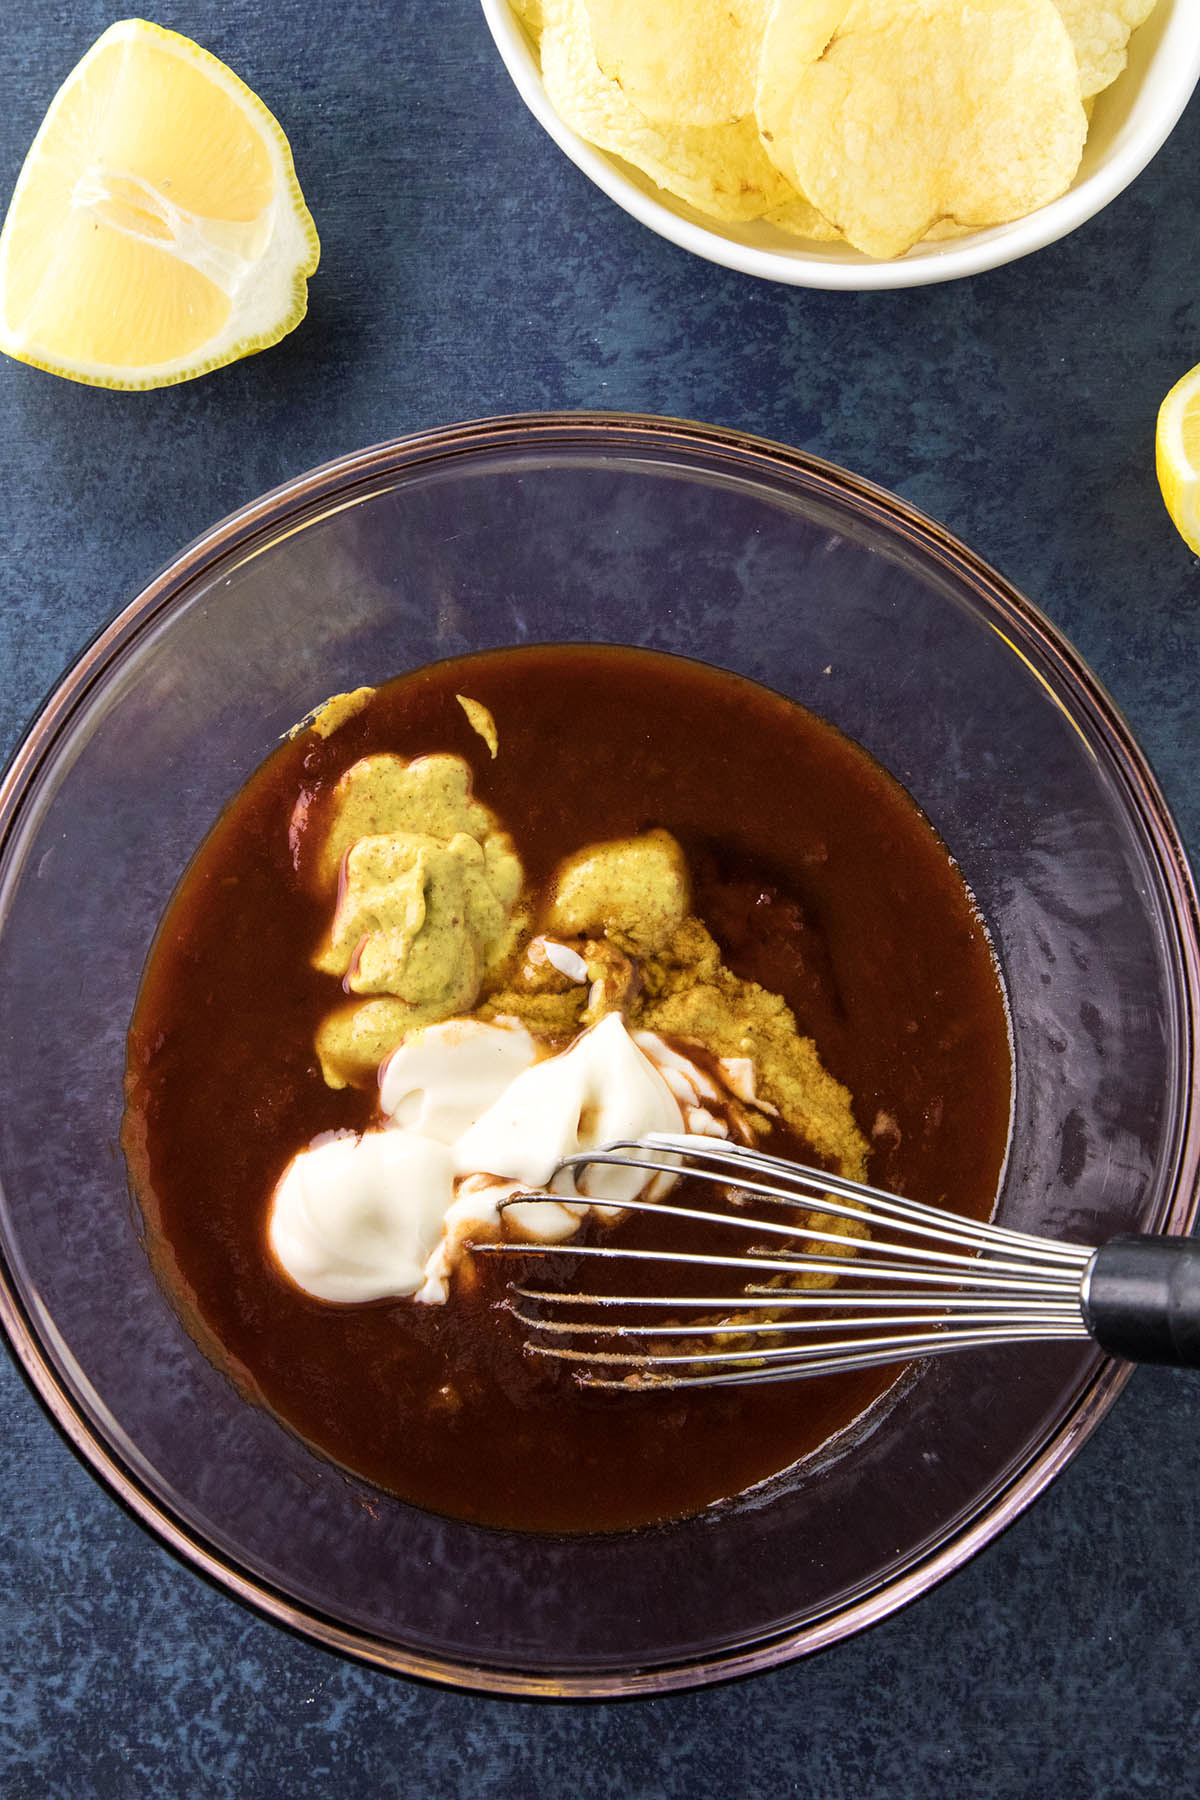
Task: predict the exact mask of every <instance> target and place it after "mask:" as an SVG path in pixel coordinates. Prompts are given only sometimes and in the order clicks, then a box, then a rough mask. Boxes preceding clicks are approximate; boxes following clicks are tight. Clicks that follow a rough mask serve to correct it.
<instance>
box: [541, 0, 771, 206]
mask: <svg viewBox="0 0 1200 1800" xmlns="http://www.w3.org/2000/svg"><path fill="white" fill-rule="evenodd" d="M543 11H544V13H545V19H546V28H545V31H544V32H543V34H542V45H541V52H542V79H543V81H544V82H545V85H546V93H547V95H548V96H549V99H550V102H551V104H552V105H553V107H554V109H555V111H556V112H557V113H558V115H559V117H560V118H561V119H562V120H563V122H564V124H566V125H569V126H570V128H571V129H572V131H577V132H578V133H579V135H580V136H581V137H584V138H587V140H588V141H589V142H590V143H592V144H595V145H596V147H597V148H598V149H600V150H607V151H608V152H609V153H610V154H611V155H614V156H620V157H623V158H624V159H625V161H626V162H630V163H633V165H634V166H635V167H636V168H638V169H641V170H642V171H643V173H644V174H646V175H648V176H649V177H650V179H651V180H652V181H654V182H656V183H657V184H658V186H659V187H662V188H666V190H667V191H668V192H669V193H671V194H674V195H676V196H677V197H678V198H679V199H681V200H685V201H687V202H688V204H689V205H691V206H694V207H695V208H696V209H697V211H699V212H703V213H707V214H708V215H709V216H710V217H712V218H716V219H724V220H727V221H730V222H733V221H739V220H746V219H754V218H757V217H758V216H759V215H760V214H761V213H764V212H766V211H767V209H768V208H769V207H772V206H780V205H783V204H784V203H785V202H787V201H790V200H793V199H795V195H794V194H793V192H792V189H791V187H790V186H789V184H788V183H787V182H786V181H785V180H784V178H783V176H782V175H781V174H780V173H779V171H778V169H776V168H775V166H774V165H773V163H772V162H771V161H770V159H769V158H768V156H767V154H766V152H765V151H764V149H763V147H762V144H761V142H760V140H759V136H758V127H757V125H756V123H755V120H754V117H753V115H752V114H751V115H748V116H747V117H746V118H743V119H739V120H738V121H737V122H736V123H735V124H732V125H713V126H707V127H705V126H695V125H693V126H666V125H661V124H656V123H655V122H654V121H652V120H650V119H647V118H646V116H645V114H644V113H642V112H640V111H639V109H638V108H637V107H636V106H634V105H633V103H632V101H630V99H629V98H628V96H627V95H626V94H625V92H624V90H623V89H622V87H621V86H620V84H619V83H618V82H616V81H614V80H613V79H612V78H611V77H609V76H607V75H605V74H604V73H603V72H602V70H601V69H600V67H599V65H598V64H597V62H596V57H595V53H594V51H593V48H592V39H591V30H590V27H589V24H588V15H587V11H586V8H585V5H584V0H543Z"/></svg>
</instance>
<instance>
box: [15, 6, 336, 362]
mask: <svg viewBox="0 0 1200 1800" xmlns="http://www.w3.org/2000/svg"><path fill="white" fill-rule="evenodd" d="M319 255H320V245H319V243H318V241H317V232H316V227H315V226H314V224H313V222H312V217H311V215H310V214H309V211H308V208H307V207H306V206H305V204H304V197H303V195H302V194H301V192H300V186H299V183H298V182H297V180H296V171H295V169H294V167H293V166H292V153H291V149H290V146H289V145H288V141H287V139H286V137H285V136H284V134H283V131H282V129H281V128H280V126H279V124H278V122H277V121H276V120H275V118H274V117H273V116H272V115H271V113H270V112H269V111H268V110H267V108H266V107H265V106H264V105H263V103H262V101H261V100H260V99H259V98H258V95H257V94H255V93H252V92H251V90H250V89H249V88H248V87H247V86H246V84H245V82H244V81H241V80H239V78H238V77H237V76H236V75H235V74H234V73H233V71H232V70H231V69H227V68H226V67H225V64H224V63H222V62H218V60H217V58H216V57H215V56H211V55H210V54H209V52H208V51H207V50H202V49H201V48H200V46H199V45H198V44H193V43H192V41H191V39H190V38H185V37H180V36H179V35H178V33H176V32H174V31H164V30H163V29H162V27H161V26H158V25H149V24H147V23H146V22H145V20H143V19H123V20H122V21H121V22H120V23H119V24H116V25H112V26H110V27H109V29H108V30H107V31H106V32H105V33H104V36H103V37H102V38H100V39H99V40H98V41H97V42H96V43H95V44H93V45H92V48H91V49H90V50H89V51H88V53H87V55H86V56H85V57H84V58H83V61H82V62H80V63H79V64H78V66H77V67H76V68H75V69H74V70H73V71H72V72H71V74H70V75H69V76H68V77H67V79H66V81H65V82H64V83H63V86H62V87H61V88H60V89H59V91H58V93H57V94H56V95H55V97H54V99H53V101H52V102H51V105H50V110H49V112H48V113H47V114H46V117H45V119H44V120H43V122H42V126H41V129H40V131H39V132H38V134H37V136H36V138H35V139H34V141H33V144H32V146H31V148H30V151H29V155H28V156H27V157H26V159H25V166H24V168H23V169H22V170H21V174H20V176H19V178H18V181H17V185H16V190H15V192H14V193H13V197H12V202H11V204H10V206H9V209H8V217H7V218H6V219H5V222H4V230H3V233H0V350H4V351H6V352H7V353H8V355H9V356H15V357H17V358H18V359H19V360H20V361H21V362H26V363H32V364H33V365H34V366H35V367H36V368H39V369H49V370H50V371H51V372H52V373H53V374H55V375H65V376H67V377H68V378H69V379H70V380H72V381H85V382H90V383H92V384H94V385H96V386H99V387H114V388H151V387H165V386H166V385H167V384H169V383H170V382H175V381H187V380H189V379H190V378H191V377H192V376H194V375H203V374H204V373H205V372H206V371H207V370H209V369H217V368H220V367H221V365H222V364H224V363H229V362H233V361H234V360H235V359H236V358H237V357H239V356H249V355H250V354H251V353H252V352H253V351H255V350H265V349H266V348H267V346H268V345H270V344H276V343H278V342H279V340H280V338H282V337H284V336H285V335H286V334H287V333H288V332H289V331H291V330H292V328H293V326H295V325H298V324H299V322H300V320H301V319H302V318H303V317H304V313H305V309H306V307H307V304H308V288H307V278H308V276H310V275H311V274H312V272H313V270H314V269H315V268H316V266H317V259H318V257H319Z"/></svg>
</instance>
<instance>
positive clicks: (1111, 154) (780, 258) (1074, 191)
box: [483, 0, 1200, 289]
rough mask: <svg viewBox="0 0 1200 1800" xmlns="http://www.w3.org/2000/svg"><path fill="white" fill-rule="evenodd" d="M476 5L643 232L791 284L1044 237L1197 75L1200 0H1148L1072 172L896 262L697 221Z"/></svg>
mask: <svg viewBox="0 0 1200 1800" xmlns="http://www.w3.org/2000/svg"><path fill="white" fill-rule="evenodd" d="M483 11H484V17H485V18H486V20H487V23H488V27H489V29H490V30H491V33H492V36H493V38H494V39H495V41H496V47H497V49H498V50H499V52H500V55H501V56H502V57H503V59H504V63H505V66H506V68H507V69H508V72H509V74H510V75H511V76H512V78H513V81H514V82H515V84H516V87H517V91H518V93H519V94H520V95H521V98H522V99H523V100H524V101H525V104H526V105H527V106H528V107H529V110H530V111H531V112H532V113H533V115H534V117H535V118H536V119H537V120H538V122H539V124H541V125H543V126H544V127H545V129H546V130H547V131H548V132H549V134H550V136H551V137H552V138H553V139H554V141H555V143H556V144H557V145H558V146H559V148H560V149H561V150H564V151H565V152H566V154H567V155H568V156H569V157H570V158H571V161H572V162H573V163H575V164H576V165H577V166H578V167H579V168H581V169H582V170H583V172H584V174H585V175H587V176H589V177H590V178H591V180H592V181H594V182H595V183H596V186H597V187H599V188H602V189H603V191H604V192H605V193H606V194H607V195H608V197H609V199H610V200H615V201H616V203H617V205H618V206H622V207H624V209H625V211H626V212H627V213H631V214H632V215H633V217H634V218H635V219H639V220H640V221H641V223H642V224H643V225H648V226H649V227H650V229H651V231H657V232H658V233H659V235H660V236H661V237H665V238H669V239H670V240H671V242H672V243H674V244H679V245H681V246H682V248H683V249H685V250H692V251H694V252H695V254H696V255H697V256H703V257H706V258H707V259H708V260H709V262H715V263H722V264H723V265H724V266H725V267H726V268H727V269H739V270H741V271H742V273H743V274H746V275H759V276H761V277H762V278H763V280H765V281H783V282H789V283H791V284H792V285H793V286H795V287H814V288H859V289H861V288H899V287H920V286H922V285H924V284H925V283H926V282H931V281H954V280H956V279H957V278H958V277H959V276H960V275H976V274H978V273H979V272H980V270H982V269H994V268H997V267H999V265H1000V264H1001V263H1008V262H1015V261H1016V260H1017V258H1018V257H1021V256H1027V255H1028V254H1029V252H1030V251H1031V250H1040V249H1041V248H1042V246H1043V245H1044V244H1052V243H1054V242H1055V241H1056V239H1058V238H1061V237H1065V236H1066V235H1067V233H1068V232H1069V231H1074V230H1075V228H1076V226H1078V225H1082V224H1083V223H1084V221H1085V220H1087V219H1090V218H1091V217H1092V216H1093V215H1094V214H1095V213H1098V212H1099V211H1100V210H1101V208H1102V207H1105V206H1107V205H1108V203H1109V201H1110V200H1113V199H1115V198H1116V196H1117V195H1118V194H1119V193H1120V192H1121V190H1122V189H1123V188H1125V187H1128V185H1129V183H1130V182H1131V181H1132V180H1133V179H1134V177H1135V176H1136V175H1139V174H1140V173H1141V171H1142V170H1143V169H1144V168H1145V167H1146V164H1147V163H1148V162H1149V161H1150V159H1151V157H1152V156H1153V155H1154V154H1155V152H1156V151H1157V150H1158V149H1159V148H1160V147H1161V146H1162V144H1163V143H1164V142H1165V141H1166V139H1167V137H1168V136H1169V134H1170V132H1171V130H1172V129H1173V127H1174V126H1175V124H1176V121H1177V120H1178V119H1179V116H1180V114H1181V113H1182V112H1183V109H1184V107H1185V106H1186V105H1187V103H1188V100H1189V98H1190V97H1191V94H1192V91H1193V89H1194V88H1195V86H1196V82H1197V80H1198V79H1200V0H1158V4H1157V6H1156V7H1155V9H1154V11H1153V13H1152V14H1151V15H1150V18H1149V19H1148V20H1147V22H1146V24H1145V25H1143V26H1141V27H1140V29H1139V30H1138V31H1136V32H1135V33H1134V35H1133V38H1132V40H1131V42H1130V48H1129V63H1128V66H1127V67H1126V69H1125V70H1124V72H1123V73H1122V75H1121V76H1120V77H1119V79H1118V80H1117V81H1115V82H1114V83H1113V85H1112V86H1111V87H1110V88H1108V89H1106V90H1105V92H1104V93H1102V94H1100V95H1099V96H1098V97H1097V99H1096V106H1095V111H1094V113H1093V115H1092V123H1091V129H1090V130H1089V132H1088V140H1087V145H1086V147H1085V149H1084V154H1083V161H1082V163H1081V165H1080V169H1079V174H1078V175H1077V176H1076V179H1075V182H1074V184H1073V186H1072V187H1071V188H1070V189H1069V190H1068V192H1067V193H1065V194H1064V195H1063V196H1062V197H1061V199H1058V200H1055V201H1052V202H1051V204H1050V205H1049V206H1043V207H1042V208H1041V209H1040V210H1039V211H1038V212H1035V213H1031V214H1030V215H1029V216H1028V217H1027V218H1024V219H1016V220H1014V221H1013V222H1012V224H1010V225H995V226H992V227H990V228H989V229H987V230H984V231H974V232H972V233H971V234H970V235H969V236H966V237H960V238H954V239H949V240H947V241H945V242H943V243H933V244H919V245H917V246H916V247H915V248H914V249H912V250H910V251H909V252H908V254H907V256H903V257H900V258H899V259H897V260H896V261H893V262H873V261H872V260H871V259H870V258H869V257H866V256H863V255H862V254H861V253H860V252H859V251H857V250H853V249H851V248H850V247H849V245H847V244H829V245H826V244H809V243H806V242H804V241H803V240H801V239H797V238H793V237H789V236H788V235H787V234H786V233H784V232H781V231H779V230H777V229H776V228H775V227H774V226H771V225H767V224H765V223H763V222H761V221H759V220H753V221H751V223H749V224H747V225H724V224H720V223H718V222H717V221H716V220H713V219H707V218H705V217H704V215H703V214H702V213H698V212H696V211H695V210H694V209H693V208H692V207H690V206H688V205H686V204H685V203H684V202H683V201H681V200H676V199H675V198H673V196H671V195H670V194H666V193H664V192H663V190H662V189H661V188H659V187H656V186H655V184H654V183H653V182H652V181H651V180H650V179H649V177H648V176H645V175H643V174H642V173H641V171H640V170H638V169H635V168H633V167H632V166H631V165H630V164H629V163H626V162H622V161H621V159H620V158H619V157H616V156H609V155H607V154H606V153H605V152H604V151H602V150H597V149H594V148H593V146H592V145H591V144H588V143H586V142H585V141H584V140H583V139H582V138H581V137H579V136H577V134H576V133H575V132H573V131H572V130H571V129H570V128H569V127H568V126H566V125H564V124H563V122H562V120H561V119H560V118H559V117H558V114H557V113H556V112H555V110H554V108H553V107H552V106H551V104H550V102H549V100H548V99H547V97H546V90H545V88H544V87H543V85H542V77H541V71H540V69H539V67H538V60H537V55H536V53H535V51H534V48H533V46H532V44H531V43H530V40H529V38H528V37H527V35H526V33H525V31H524V29H523V28H522V26H521V24H520V22H519V21H518V19H517V18H516V17H515V15H514V13H513V11H512V9H511V7H510V6H509V5H508V0H483Z"/></svg>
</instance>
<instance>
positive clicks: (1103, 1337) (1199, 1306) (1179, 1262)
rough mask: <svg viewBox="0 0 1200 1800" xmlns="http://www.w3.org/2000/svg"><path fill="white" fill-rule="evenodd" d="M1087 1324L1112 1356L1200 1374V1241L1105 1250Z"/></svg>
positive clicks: (1096, 1267) (1113, 1245) (1121, 1242)
mask: <svg viewBox="0 0 1200 1800" xmlns="http://www.w3.org/2000/svg"><path fill="white" fill-rule="evenodd" d="M1083 1322H1084V1324H1085V1325H1086V1326H1087V1328H1088V1330H1089V1331H1090V1332H1091V1334H1092V1336H1093V1337H1094V1338H1095V1340H1096V1342H1097V1343H1098V1344H1099V1345H1100V1348H1101V1349H1102V1350H1107V1351H1108V1352H1109V1354H1110V1355H1112V1356H1124V1357H1126V1358H1127V1359H1128V1360H1129V1361H1130V1362H1153V1363H1172V1364H1173V1365H1174V1366H1175V1367H1176V1368H1179V1369H1200V1241H1196V1240H1194V1239H1192V1238H1169V1237H1119V1238H1113V1239H1111V1240H1110V1242H1109V1243H1107V1244H1102V1245H1101V1247H1100V1249H1099V1250H1097V1252H1096V1254H1095V1256H1093V1258H1092V1260H1091V1262H1090V1263H1089V1264H1088V1268H1087V1273H1086V1275H1085V1277H1084V1283H1083Z"/></svg>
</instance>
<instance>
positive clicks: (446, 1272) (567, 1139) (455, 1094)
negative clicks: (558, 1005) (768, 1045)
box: [269, 1013, 728, 1303]
mask: <svg viewBox="0 0 1200 1800" xmlns="http://www.w3.org/2000/svg"><path fill="white" fill-rule="evenodd" d="M722 1098H723V1096H722V1095H721V1093H720V1091H719V1089H718V1087H717V1085H716V1083H715V1082H714V1081H713V1080H712V1078H711V1077H710V1076H709V1075H707V1074H705V1073H704V1072H703V1071H702V1070H700V1069H699V1068H698V1067H697V1066H696V1065H695V1064H694V1063H692V1062H691V1061H690V1060H689V1059H688V1058H687V1057H686V1056H684V1055H682V1054H681V1053H680V1052H679V1051H678V1050H676V1049H674V1048H672V1047H671V1046H670V1045H668V1044H667V1043H665V1042H664V1041H663V1039H661V1038H659V1037H657V1036H656V1035H655V1034H654V1033H653V1032H638V1033H637V1034H636V1038H634V1037H631V1036H630V1034H629V1032H628V1031H627V1030H626V1028H625V1023H624V1021H623V1019H622V1018H621V1016H620V1014H619V1013H610V1014H608V1015H607V1016H606V1017H605V1018H603V1019H602V1020H601V1021H600V1023H599V1024H597V1025H594V1026H592V1027H591V1028H590V1029H589V1030H587V1031H583V1032H580V1034H579V1036H578V1037H577V1038H576V1039H575V1040H574V1042H573V1043H572V1044H570V1045H569V1046H568V1048H567V1049H566V1050H564V1051H562V1052H561V1053H560V1054H559V1055H557V1056H548V1057H543V1058H541V1059H540V1060H539V1059H538V1051H537V1046H536V1044H535V1042H534V1040H533V1038H532V1037H531V1036H530V1035H529V1033H528V1032H527V1031H526V1030H525V1029H524V1028H523V1027H522V1026H520V1025H517V1024H515V1023H514V1024H511V1025H508V1024H492V1025H488V1024H483V1023H481V1022H480V1021H479V1020H476V1019H449V1020H447V1021H446V1022H445V1023H443V1024H440V1025H430V1026H426V1027H425V1028H424V1029H423V1030H420V1031H415V1032H412V1033H411V1034H410V1035H409V1037H408V1038H406V1039H405V1041H404V1043H403V1044H401V1045H400V1047H399V1049H397V1050H395V1051H394V1052H393V1053H392V1055H391V1056H390V1057H389V1058H388V1059H387V1061H386V1062H385V1063H384V1065H383V1068H382V1070H381V1072H380V1103H381V1111H382V1114H383V1119H384V1123H383V1124H382V1125H381V1126H380V1127H379V1128H378V1129H374V1130H368V1131H364V1132H363V1133H362V1135H361V1136H356V1135H354V1134H352V1133H347V1134H345V1135H342V1136H338V1137H335V1138H332V1139H327V1140H325V1141H324V1142H321V1143H319V1144H316V1145H314V1146H312V1147H310V1148H309V1149H307V1150H302V1151H300V1152H299V1154H298V1155H296V1156H294V1157H293V1158H292V1161H291V1162H290V1163H289V1165H288V1167H287V1169H286V1170H285V1172H284V1174H283V1176H282V1177H281V1179H280V1181H279V1183H278V1185H277V1187H276V1189H275V1192H274V1195H273V1196H272V1201H271V1217H270V1224H269V1241H270V1245H271V1249H272V1251H273V1252H274V1254H275V1257H276V1259H277V1260H278V1262H279V1264H280V1266H281V1267H282V1269H283V1271H284V1273H285V1274H287V1275H288V1276H289V1277H290V1278H291V1280H292V1281H294V1282H295V1283H296V1284H297V1286H298V1287H301V1288H303V1289H304V1291H305V1292H306V1293H309V1294H312V1295H314V1296H315V1297H316V1298H317V1299H320V1300H330V1301H340V1302H343V1303H349V1302H355V1301H363V1300H381V1299H386V1298H390V1297H401V1296H406V1295H415V1296H416V1298H417V1299H418V1300H423V1301H428V1302H433V1303H440V1302H441V1301H444V1300H445V1299H446V1296H447V1292H448V1282H449V1277H450V1274H451V1272H452V1270H453V1268H454V1265H455V1263H456V1262H457V1260H458V1258H459V1256H460V1255H461V1254H462V1252H463V1248H464V1246H465V1244H467V1243H468V1242H470V1240H471V1239H472V1238H473V1237H474V1238H478V1239H486V1238H489V1237H490V1238H495V1237H496V1236H498V1235H499V1234H500V1230H501V1215H500V1211H499V1207H500V1205H501V1203H502V1202H503V1201H505V1200H508V1199H510V1197H511V1196H512V1195H513V1194H514V1193H516V1192H518V1191H521V1190H524V1189H529V1188H533V1189H545V1188H547V1186H548V1184H551V1185H552V1191H553V1192H554V1194H555V1195H556V1196H558V1197H559V1200H558V1204H555V1205H550V1204H547V1203H545V1202H534V1203H530V1204H528V1205H522V1204H521V1203H519V1202H517V1203H516V1204H512V1205H510V1206H508V1207H507V1208H506V1211H505V1214H504V1227H505V1229H506V1230H507V1231H509V1232H510V1233H511V1234H512V1235H515V1236H518V1237H520V1238H524V1239H526V1240H529V1241H534V1242H542V1243H556V1242H559V1241H561V1240H562V1239H563V1238H566V1237H569V1236H570V1235H571V1234H572V1233H573V1232H574V1231H576V1230H578V1228H579V1225H580V1222H581V1221H582V1219H583V1218H584V1217H585V1216H586V1215H587V1213H588V1212H589V1210H590V1209H591V1203H597V1204H600V1205H607V1206H618V1207H619V1206H620V1205H621V1204H622V1203H623V1202H625V1201H629V1200H634V1199H637V1198H639V1197H640V1196H642V1195H643V1194H645V1195H648V1196H649V1197H650V1198H657V1197H658V1196H659V1195H660V1194H661V1193H663V1192H664V1191H665V1190H666V1189H667V1188H669V1187H670V1186H671V1183H672V1180H673V1177H671V1176H663V1175H651V1174H649V1173H648V1172H647V1171H645V1170H642V1169H636V1168H625V1167H620V1166H616V1165H613V1164H594V1165H592V1166H591V1167H590V1168H588V1169H587V1170H584V1171H581V1173H580V1176H579V1178H578V1180H576V1179H574V1178H573V1177H572V1175H571V1174H570V1172H569V1171H564V1172H562V1173H559V1174H558V1175H556V1174H555V1171H556V1170H557V1169H558V1167H559V1164H560V1163H561V1162H562V1161H563V1159H564V1158H565V1157H567V1156H570V1155H573V1154H574V1153H576V1152H578V1151H580V1150H588V1149H592V1148H595V1146H596V1145H598V1144H602V1143H606V1142H610V1141H611V1140H613V1139H621V1138H637V1137H641V1136H643V1135H644V1134H645V1133H646V1132H648V1131H678V1130H679V1129H680V1128H681V1126H682V1127H684V1128H685V1129H688V1130H692V1131H707V1132H709V1133H710V1134H713V1135H722V1136H723V1135H725V1134H726V1132H727V1126H726V1124H725V1122H724V1120H723V1119H721V1118H719V1117H717V1116H716V1115H715V1114H714V1113H712V1112H710V1111H709V1110H708V1108H707V1107H706V1106H705V1104H704V1103H705V1102H708V1103H709V1104H710V1105H716V1104H717V1103H719V1102H720V1100H721V1099H722ZM724 1098H728V1096H724Z"/></svg>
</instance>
